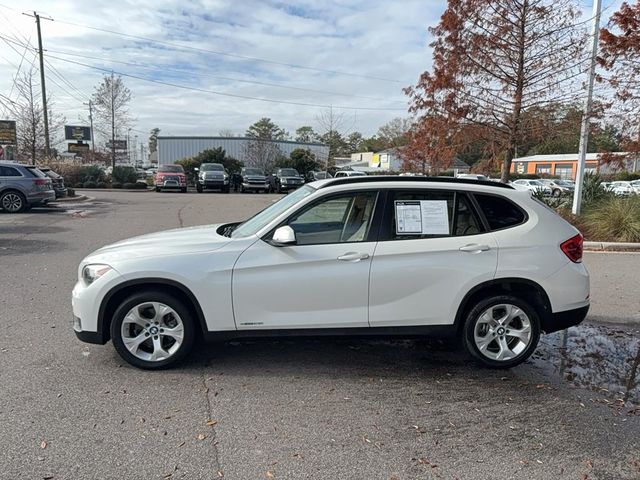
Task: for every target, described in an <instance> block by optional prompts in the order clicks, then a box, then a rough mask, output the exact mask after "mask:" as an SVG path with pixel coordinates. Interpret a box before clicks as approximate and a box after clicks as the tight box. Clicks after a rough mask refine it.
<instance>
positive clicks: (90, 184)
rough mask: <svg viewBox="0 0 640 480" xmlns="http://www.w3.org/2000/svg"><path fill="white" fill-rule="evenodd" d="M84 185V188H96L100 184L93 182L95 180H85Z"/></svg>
mask: <svg viewBox="0 0 640 480" xmlns="http://www.w3.org/2000/svg"><path fill="white" fill-rule="evenodd" d="M82 186H83V187H84V188H96V187H97V186H98V184H97V183H96V182H93V181H91V180H89V181H88V182H84V183H83V184H82Z"/></svg>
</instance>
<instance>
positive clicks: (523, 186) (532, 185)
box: [512, 179, 551, 195]
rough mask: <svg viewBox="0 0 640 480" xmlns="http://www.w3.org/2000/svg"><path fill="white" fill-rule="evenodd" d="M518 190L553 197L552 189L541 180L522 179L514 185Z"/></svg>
mask: <svg viewBox="0 0 640 480" xmlns="http://www.w3.org/2000/svg"><path fill="white" fill-rule="evenodd" d="M512 185H513V186H514V187H515V188H516V189H517V190H528V191H529V192H531V193H538V192H542V194H543V195H551V188H549V187H547V186H546V185H544V184H543V183H542V182H541V181H540V180H525V179H520V180H516V181H514V182H513V183H512Z"/></svg>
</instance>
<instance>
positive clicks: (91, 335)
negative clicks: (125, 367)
mask: <svg viewBox="0 0 640 480" xmlns="http://www.w3.org/2000/svg"><path fill="white" fill-rule="evenodd" d="M74 333H75V334H76V337H78V340H80V341H81V342H84V343H93V344H95V345H104V344H105V343H107V340H106V339H105V338H104V335H102V333H100V332H78V331H77V330H74Z"/></svg>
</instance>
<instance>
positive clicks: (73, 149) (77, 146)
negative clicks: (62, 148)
mask: <svg viewBox="0 0 640 480" xmlns="http://www.w3.org/2000/svg"><path fill="white" fill-rule="evenodd" d="M68 151H69V152H70V153H82V152H88V151H89V144H88V143H70V144H69V149H68Z"/></svg>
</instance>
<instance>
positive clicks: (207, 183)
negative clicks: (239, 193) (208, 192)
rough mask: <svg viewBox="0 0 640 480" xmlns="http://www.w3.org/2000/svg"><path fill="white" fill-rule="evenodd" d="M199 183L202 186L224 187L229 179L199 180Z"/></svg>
mask: <svg viewBox="0 0 640 480" xmlns="http://www.w3.org/2000/svg"><path fill="white" fill-rule="evenodd" d="M200 185H202V186H203V187H204V188H226V187H228V186H229V180H200Z"/></svg>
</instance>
